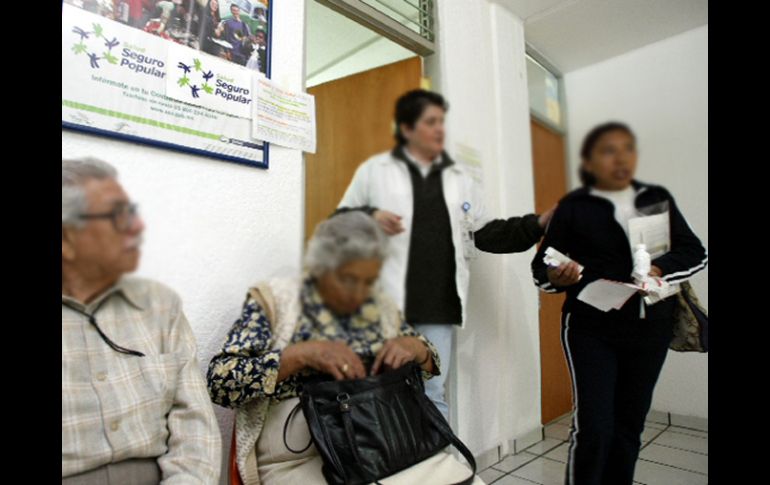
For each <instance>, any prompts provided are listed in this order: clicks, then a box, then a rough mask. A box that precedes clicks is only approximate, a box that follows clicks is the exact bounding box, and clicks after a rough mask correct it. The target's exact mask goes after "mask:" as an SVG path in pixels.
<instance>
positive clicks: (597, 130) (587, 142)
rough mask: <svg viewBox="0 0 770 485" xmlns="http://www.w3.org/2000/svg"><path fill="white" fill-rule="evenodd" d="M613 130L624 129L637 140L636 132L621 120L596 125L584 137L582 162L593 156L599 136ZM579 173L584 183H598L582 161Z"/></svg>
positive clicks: (581, 154)
mask: <svg viewBox="0 0 770 485" xmlns="http://www.w3.org/2000/svg"><path fill="white" fill-rule="evenodd" d="M611 131H623V132H625V133H627V134H628V135H629V136H630V137H631V138H633V139H634V140H636V135H634V132H633V131H631V128H629V127H628V125H626V124H625V123H621V122H619V121H608V122H607V123H602V124H601V125H598V126H595V127H594V128H593V129H592V130H591V131H589V132H588V134H587V135H586V137H585V138H583V146H582V147H581V148H580V158H581V162H585V161H586V160H588V159H589V158H591V152H592V151H593V150H594V147H595V146H596V143H597V142H598V141H599V138H601V137H602V136H603V135H605V134H606V133H609V132H611ZM578 175H580V181H581V182H582V183H583V185H593V184H595V183H596V178H594V176H593V175H591V174H590V173H588V172H586V171H585V169H583V164H582V163H581V165H580V170H579V172H578Z"/></svg>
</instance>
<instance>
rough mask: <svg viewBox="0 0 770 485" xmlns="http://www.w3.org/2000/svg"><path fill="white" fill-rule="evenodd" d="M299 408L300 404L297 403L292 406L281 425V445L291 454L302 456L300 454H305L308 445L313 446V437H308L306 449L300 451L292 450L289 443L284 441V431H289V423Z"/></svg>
mask: <svg viewBox="0 0 770 485" xmlns="http://www.w3.org/2000/svg"><path fill="white" fill-rule="evenodd" d="M300 406H301V403H297V405H296V406H294V409H292V410H291V412H290V413H289V415H288V416H286V421H285V422H284V423H283V444H284V446H286V449H287V450H289V451H291V452H292V453H294V454H296V455H299V454H302V453H304V452H306V451H307V450H308V449H309V448H310V445H312V444H313V437H312V436H311V437H310V443H308V444H307V446H306V447H304V448H302V449H301V450H299V451H297V450H294V449H292V447H291V446H289V442H288V440H287V439H286V431H287V430H288V429H289V422H290V421H291V420H292V418H293V417H294V415H296V414H297V411H298V410H299V409H300Z"/></svg>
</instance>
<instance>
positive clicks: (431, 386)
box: [413, 323, 455, 422]
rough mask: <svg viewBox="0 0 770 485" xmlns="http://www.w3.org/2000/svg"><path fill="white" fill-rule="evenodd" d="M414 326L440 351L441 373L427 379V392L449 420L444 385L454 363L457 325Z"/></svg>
mask: <svg viewBox="0 0 770 485" xmlns="http://www.w3.org/2000/svg"><path fill="white" fill-rule="evenodd" d="M413 327H414V329H415V330H417V331H418V332H420V333H421V334H422V335H423V336H424V337H425V338H427V339H428V340H429V341H430V343H432V344H433V346H434V347H436V350H437V351H438V357H439V359H441V374H440V375H437V376H433V377H432V378H431V379H428V380H427V381H425V394H426V395H427V396H428V397H429V398H430V400H431V401H433V404H435V405H436V407H437V408H438V410H439V411H441V414H443V415H444V418H446V420H447V422H449V405H448V404H447V402H446V390H445V388H444V387H445V384H446V378H447V375H448V374H449V369H450V368H451V365H452V339H453V338H454V327H455V326H454V325H450V324H443V323H442V324H435V323H418V324H415V325H413Z"/></svg>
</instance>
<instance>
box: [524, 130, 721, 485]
mask: <svg viewBox="0 0 770 485" xmlns="http://www.w3.org/2000/svg"><path fill="white" fill-rule="evenodd" d="M635 142H636V140H635V136H634V134H633V133H632V132H631V130H630V129H629V128H628V127H627V126H625V125H623V124H620V123H607V124H604V125H600V126H598V127H596V128H594V130H592V131H591V132H590V133H589V134H588V135H587V136H586V139H585V140H584V142H583V147H582V150H581V157H582V160H583V162H582V168H581V178H582V179H583V182H584V186H583V187H582V188H580V189H577V190H574V191H572V192H570V193H569V194H567V195H566V196H565V197H564V198H563V199H562V200H561V201H560V202H559V206H558V208H557V209H556V212H555V213H554V215H553V218H552V219H551V222H550V224H549V226H548V228H547V232H546V234H545V238H544V240H543V243H542V245H541V247H540V250H539V251H538V253H537V255H536V256H535V259H534V260H533V261H532V272H533V275H534V277H535V281H536V283H537V285H538V286H539V287H540V288H541V289H542V290H543V291H546V292H551V293H554V292H562V291H566V292H567V298H566V301H565V303H564V307H563V308H562V344H563V346H564V352H565V355H566V358H567V362H568V364H569V367H570V373H571V375H572V383H573V405H574V414H573V422H572V429H571V433H570V447H569V460H568V465H567V473H566V483H567V485H592V484H596V485H625V484H629V485H630V484H631V483H632V481H633V476H634V466H635V464H636V460H637V457H638V455H639V448H640V445H641V440H640V436H641V433H642V431H643V429H644V421H645V418H646V416H647V413H648V411H649V409H650V404H651V401H652V392H653V389H654V387H655V383H656V381H657V379H658V375H659V374H660V370H661V368H662V367H663V361H664V360H665V358H666V353H667V351H668V345H669V343H670V341H671V338H672V335H673V334H672V327H673V313H674V307H675V300H676V298H674V297H669V298H667V299H665V300H663V301H660V302H658V303H655V304H653V305H646V304H645V303H644V301H643V299H642V298H643V296H644V295H641V294H635V295H634V296H633V297H632V298H631V299H630V300H628V301H627V302H626V304H625V305H624V306H623V307H622V308H621V309H620V310H610V311H609V312H606V313H605V312H602V311H601V310H598V309H596V308H594V307H592V306H590V305H588V304H586V303H584V302H582V301H579V300H578V299H577V296H578V294H579V293H580V291H581V290H582V289H583V288H585V286H586V285H587V284H589V283H591V282H592V281H595V280H597V279H602V278H603V279H609V280H615V281H623V282H633V278H632V276H631V272H632V270H633V262H632V248H631V245H630V243H629V239H628V224H627V221H628V219H629V218H631V217H636V216H637V215H638V214H639V213H638V212H637V210H639V209H644V208H647V207H650V206H653V205H655V204H659V203H665V202H667V203H668V211H669V218H670V237H671V248H670V250H669V251H668V252H667V253H666V254H664V255H663V256H660V257H658V258H656V259H654V260H653V261H652V269H651V271H650V275H651V276H656V277H660V278H662V279H663V280H665V281H667V282H669V283H678V282H681V281H684V280H686V279H688V278H690V277H691V276H692V275H693V274H695V273H696V272H698V271H700V270H702V269H703V268H705V266H706V264H707V262H708V256H707V254H706V250H705V249H704V247H703V245H702V244H701V242H700V240H699V239H698V238H697V236H695V234H693V232H692V230H691V229H690V226H689V225H688V224H687V222H686V221H685V219H684V217H683V216H682V214H681V213H680V212H679V209H678V208H677V206H676V203H675V202H674V199H673V197H672V196H671V194H669V192H668V191H667V190H666V189H664V188H663V187H660V186H656V185H648V184H643V183H640V182H637V181H636V180H634V179H633V176H634V172H635V169H636V159H637V153H636V145H635ZM659 207H660V206H659ZM548 247H553V248H554V249H556V250H558V251H560V252H561V253H563V254H566V255H568V256H569V257H570V258H571V259H572V260H574V261H575V262H576V263H579V264H581V265H583V266H584V269H583V272H582V277H580V274H579V272H578V267H577V264H576V263H570V264H566V265H565V264H562V265H560V266H559V267H557V268H554V267H548V266H547V265H546V264H545V263H544V262H543V257H544V254H545V250H546V249H547V248H548Z"/></svg>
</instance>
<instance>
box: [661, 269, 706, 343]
mask: <svg viewBox="0 0 770 485" xmlns="http://www.w3.org/2000/svg"><path fill="white" fill-rule="evenodd" d="M680 288H681V290H680V291H679V293H677V294H676V298H677V301H676V307H675V310H674V338H673V339H672V340H671V344H669V348H670V349H671V350H676V351H678V352H708V350H709V317H708V312H707V311H706V309H705V308H703V305H701V303H700V301H699V300H698V297H697V296H695V291H694V290H693V288H692V285H691V284H690V283H689V282H688V281H684V282H682V283H681V284H680Z"/></svg>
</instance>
